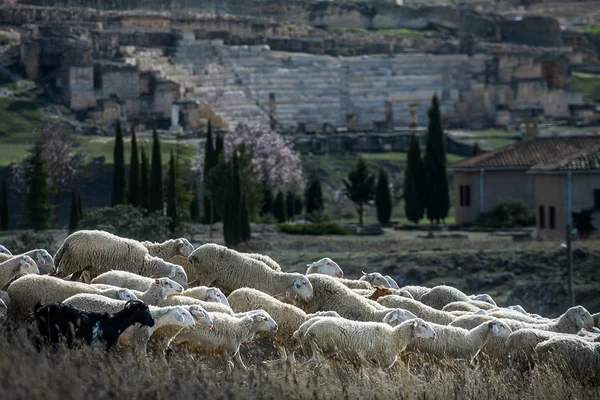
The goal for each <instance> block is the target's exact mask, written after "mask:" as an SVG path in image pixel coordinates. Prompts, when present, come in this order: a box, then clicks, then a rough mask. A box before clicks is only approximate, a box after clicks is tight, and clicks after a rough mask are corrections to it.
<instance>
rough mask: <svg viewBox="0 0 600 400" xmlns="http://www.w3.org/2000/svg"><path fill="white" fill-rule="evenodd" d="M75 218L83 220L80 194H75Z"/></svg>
mask: <svg viewBox="0 0 600 400" xmlns="http://www.w3.org/2000/svg"><path fill="white" fill-rule="evenodd" d="M77 216H78V217H79V220H81V219H82V218H83V203H82V202H81V193H77Z"/></svg>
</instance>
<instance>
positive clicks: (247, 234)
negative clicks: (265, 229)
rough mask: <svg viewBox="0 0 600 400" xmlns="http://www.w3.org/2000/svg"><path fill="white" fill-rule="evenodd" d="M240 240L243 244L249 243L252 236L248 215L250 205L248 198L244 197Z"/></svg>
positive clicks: (241, 211)
mask: <svg viewBox="0 0 600 400" xmlns="http://www.w3.org/2000/svg"><path fill="white" fill-rule="evenodd" d="M240 227H241V229H240V239H241V241H242V242H247V241H248V240H250V238H251V236H252V231H251V228H250V216H249V215H248V204H247V203H246V196H242V207H241V210H240Z"/></svg>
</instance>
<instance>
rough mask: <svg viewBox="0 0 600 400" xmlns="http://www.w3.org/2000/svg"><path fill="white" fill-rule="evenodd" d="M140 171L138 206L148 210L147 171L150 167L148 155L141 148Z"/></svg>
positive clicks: (148, 189) (148, 183) (148, 187)
mask: <svg viewBox="0 0 600 400" xmlns="http://www.w3.org/2000/svg"><path fill="white" fill-rule="evenodd" d="M140 169H141V173H140V206H142V208H143V209H144V210H146V211H148V210H150V180H149V178H150V176H149V174H148V171H149V170H150V167H149V165H148V157H146V152H145V151H144V148H142V161H141V168H140Z"/></svg>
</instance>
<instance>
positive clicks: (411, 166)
mask: <svg viewBox="0 0 600 400" xmlns="http://www.w3.org/2000/svg"><path fill="white" fill-rule="evenodd" d="M424 178H425V177H424V171H423V161H422V160H421V149H420V147H419V140H418V139H417V136H416V135H415V134H413V135H412V137H411V138H410V145H409V147H408V155H407V159H406V169H405V170H404V214H405V215H406V218H407V219H408V220H409V221H411V222H414V223H415V224H418V223H419V220H420V219H421V218H423V214H424V213H425V197H424V193H423V191H424V183H423V180H424Z"/></svg>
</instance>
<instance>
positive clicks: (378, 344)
mask: <svg viewBox="0 0 600 400" xmlns="http://www.w3.org/2000/svg"><path fill="white" fill-rule="evenodd" d="M304 337H305V340H306V341H307V342H309V343H311V345H312V348H313V353H314V354H315V356H317V355H318V354H323V355H326V356H337V357H340V358H342V359H346V360H349V361H351V362H356V363H358V364H359V365H363V364H368V363H370V362H373V361H374V362H375V364H377V365H378V366H380V367H382V368H386V369H388V368H391V367H392V366H393V365H394V363H395V362H396V360H397V359H398V355H399V354H400V353H401V352H402V351H404V349H405V348H406V346H407V345H408V344H409V343H410V342H411V341H413V340H415V339H417V338H424V339H428V340H433V339H435V337H436V333H435V330H434V329H433V328H432V326H431V325H430V324H429V323H427V322H425V321H423V320H422V319H420V318H416V319H409V320H408V321H404V322H402V323H401V324H399V325H398V326H396V327H393V328H392V327H391V326H389V325H387V324H384V323H381V322H362V321H351V320H348V319H343V318H323V319H321V320H319V321H317V322H315V323H314V324H312V326H311V327H310V328H308V330H307V331H306V334H305V335H304Z"/></svg>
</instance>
